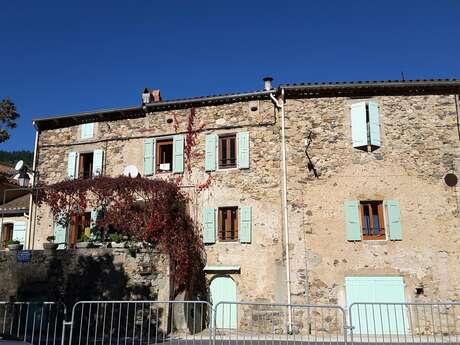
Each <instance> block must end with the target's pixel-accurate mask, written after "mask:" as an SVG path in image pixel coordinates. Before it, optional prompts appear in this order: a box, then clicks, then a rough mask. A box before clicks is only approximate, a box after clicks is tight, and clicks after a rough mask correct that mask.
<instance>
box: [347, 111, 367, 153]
mask: <svg viewBox="0 0 460 345" xmlns="http://www.w3.org/2000/svg"><path fill="white" fill-rule="evenodd" d="M351 137H352V143H353V147H362V146H367V122H366V102H359V103H353V104H352V105H351Z"/></svg>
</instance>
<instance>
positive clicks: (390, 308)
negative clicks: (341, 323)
mask: <svg viewBox="0 0 460 345" xmlns="http://www.w3.org/2000/svg"><path fill="white" fill-rule="evenodd" d="M345 288H346V297H347V305H348V308H349V310H350V316H351V322H352V326H353V327H354V329H353V331H354V332H355V333H368V334H403V333H405V332H406V330H407V328H408V323H407V318H406V310H405V307H404V306H403V305H401V304H397V303H404V302H405V297H404V281H403V278H402V277H384V276H377V277H346V278H345ZM354 303H357V304H354ZM359 303H372V304H359ZM392 303H393V304H392ZM394 303H396V304H394ZM352 304H354V305H353V306H352Z"/></svg>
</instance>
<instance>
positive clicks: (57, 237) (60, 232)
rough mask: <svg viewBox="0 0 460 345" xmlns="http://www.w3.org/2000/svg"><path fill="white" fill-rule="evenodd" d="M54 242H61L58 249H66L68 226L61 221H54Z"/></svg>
mask: <svg viewBox="0 0 460 345" xmlns="http://www.w3.org/2000/svg"><path fill="white" fill-rule="evenodd" d="M54 243H57V244H59V246H58V249H65V247H66V243H67V228H66V227H65V226H63V225H61V224H59V223H57V222H56V223H54Z"/></svg>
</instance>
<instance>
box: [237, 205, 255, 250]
mask: <svg viewBox="0 0 460 345" xmlns="http://www.w3.org/2000/svg"><path fill="white" fill-rule="evenodd" d="M239 218H240V224H239V232H240V233H239V237H240V242H241V243H251V240H252V208H251V206H241V207H240V217H239Z"/></svg>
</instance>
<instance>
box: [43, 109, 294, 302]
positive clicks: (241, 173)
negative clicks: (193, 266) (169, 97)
mask: <svg viewBox="0 0 460 345" xmlns="http://www.w3.org/2000/svg"><path fill="white" fill-rule="evenodd" d="M251 108H257V109H256V110H251ZM190 113H191V110H190V109H182V110H174V111H162V112H156V113H151V114H148V115H147V117H146V118H141V119H131V120H120V121H113V122H103V123H98V124H97V126H96V128H95V136H94V138H93V140H90V141H82V140H79V139H78V138H79V132H78V131H79V128H78V126H74V127H69V128H62V129H57V130H50V131H44V132H43V133H41V135H40V140H39V145H40V148H39V159H38V170H39V171H40V178H41V181H42V182H45V183H47V182H48V183H52V182H57V181H61V180H64V179H65V178H66V177H67V155H68V152H70V151H77V152H85V151H92V150H94V149H103V150H104V152H105V174H106V175H109V176H118V175H120V174H121V173H122V171H123V169H124V167H126V166H127V165H135V166H136V167H137V168H138V169H139V170H140V172H141V174H143V157H144V139H145V138H147V137H161V136H170V135H174V134H176V133H185V131H186V128H187V124H188V118H189V116H190ZM195 114H196V117H195V128H200V127H202V126H204V129H203V131H201V132H200V133H198V137H197V144H196V146H195V147H194V149H193V151H194V152H193V155H192V156H193V158H192V159H193V160H192V173H191V174H190V175H188V174H186V175H185V176H184V181H183V184H184V185H194V186H196V185H198V184H199V183H202V182H205V181H206V180H207V178H208V174H207V173H206V172H205V171H204V147H205V135H206V134H208V133H217V134H221V133H235V132H240V131H249V133H250V155H251V166H250V168H249V169H245V170H238V169H230V170H220V171H219V170H218V171H216V172H213V173H212V174H211V175H212V183H211V185H210V187H209V188H208V189H206V190H205V191H203V192H201V193H196V192H195V191H194V189H193V188H187V189H184V190H186V191H187V192H188V193H190V199H191V200H192V202H191V205H190V206H191V215H192V217H193V219H195V220H196V222H197V224H198V226H201V219H202V213H201V212H202V208H203V207H220V206H242V205H251V206H252V213H253V217H252V219H253V224H252V237H253V240H252V243H250V244H240V243H239V242H234V243H231V242H217V243H215V244H213V245H207V246H206V254H207V263H208V265H239V266H240V267H241V271H240V273H239V274H231V277H232V279H233V280H234V281H235V282H236V284H237V291H238V292H237V294H238V299H239V300H266V301H273V300H276V301H286V291H285V289H284V286H285V282H284V281H285V280H284V277H285V271H284V268H283V267H284V265H283V252H282V239H281V208H280V204H281V193H280V151H279V140H280V139H279V138H280V136H279V128H278V124H277V119H276V117H275V111H274V108H273V105H272V103H271V102H269V101H252V102H237V103H231V104H226V105H220V106H208V107H201V108H196V113H195ZM168 120H170V122H171V123H168ZM170 176H171V175H169V174H166V175H165V174H161V175H160V178H168V177H170ZM157 177H158V176H157ZM51 218H52V217H51V215H50V213H49V210H48V209H47V208H46V207H44V208H42V209H40V210H39V211H38V213H37V227H36V233H35V241H34V245H35V248H39V247H41V243H42V242H44V241H45V239H46V237H47V236H49V235H50V234H51V233H52V232H53V222H52V219H51ZM254 257H257V258H258V262H257V263H258V264H257V263H256V262H255V261H254ZM213 277H214V275H213V274H210V275H208V278H209V280H211V279H212V278H213Z"/></svg>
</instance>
